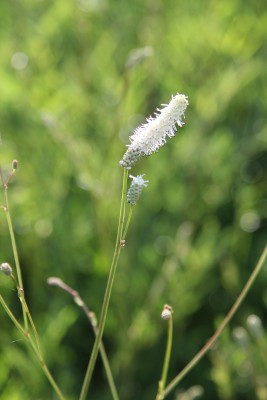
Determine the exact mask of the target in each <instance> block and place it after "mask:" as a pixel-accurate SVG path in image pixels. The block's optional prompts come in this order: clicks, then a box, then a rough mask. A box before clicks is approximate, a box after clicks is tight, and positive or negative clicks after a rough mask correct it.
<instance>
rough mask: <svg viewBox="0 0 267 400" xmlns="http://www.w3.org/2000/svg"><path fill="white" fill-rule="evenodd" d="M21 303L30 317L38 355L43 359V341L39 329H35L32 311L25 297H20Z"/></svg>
mask: <svg viewBox="0 0 267 400" xmlns="http://www.w3.org/2000/svg"><path fill="white" fill-rule="evenodd" d="M18 290H19V289H18ZM19 294H20V292H19ZM20 301H21V303H22V307H23V308H24V310H25V312H26V314H27V316H28V318H29V321H30V324H31V327H32V330H33V334H34V337H35V340H36V345H37V350H38V353H39V354H40V356H41V357H42V347H41V341H40V338H39V335H38V332H37V329H36V327H35V324H34V322H33V319H32V316H31V313H30V310H29V308H28V305H27V303H26V300H25V298H24V296H23V295H20Z"/></svg>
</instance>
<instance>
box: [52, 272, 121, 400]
mask: <svg viewBox="0 0 267 400" xmlns="http://www.w3.org/2000/svg"><path fill="white" fill-rule="evenodd" d="M47 282H48V284H49V285H54V286H57V287H60V288H61V289H63V290H65V291H66V292H67V293H69V294H70V295H71V296H72V298H73V300H74V302H75V303H76V304H77V306H79V307H81V308H82V310H83V311H84V313H85V315H86V317H87V319H88V321H89V322H90V324H91V326H92V328H93V331H94V334H95V336H96V335H97V331H98V326H97V319H96V316H95V313H94V312H93V311H91V310H89V308H88V307H87V305H86V304H85V303H84V301H83V299H82V298H81V296H80V294H79V293H78V292H77V290H74V289H73V288H72V287H70V286H69V285H67V284H66V283H65V282H63V280H62V279H60V278H56V277H51V278H48V280H47ZM99 351H100V355H101V357H102V361H103V365H104V368H105V371H106V375H107V380H108V383H109V387H110V391H111V394H112V398H113V400H119V395H118V392H117V388H116V385H115V382H114V379H113V375H112V371H111V368H110V364H109V360H108V357H107V353H106V350H105V347H104V344H103V341H102V340H101V342H100V346H99Z"/></svg>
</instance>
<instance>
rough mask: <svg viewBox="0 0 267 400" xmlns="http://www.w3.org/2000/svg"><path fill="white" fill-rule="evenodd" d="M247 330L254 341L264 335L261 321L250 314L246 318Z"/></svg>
mask: <svg viewBox="0 0 267 400" xmlns="http://www.w3.org/2000/svg"><path fill="white" fill-rule="evenodd" d="M247 328H248V330H249V332H250V334H251V335H252V336H253V338H254V339H259V338H261V337H262V336H263V334H264V331H263V327H262V322H261V319H260V318H259V317H258V316H257V315H254V314H251V315H249V316H248V318H247Z"/></svg>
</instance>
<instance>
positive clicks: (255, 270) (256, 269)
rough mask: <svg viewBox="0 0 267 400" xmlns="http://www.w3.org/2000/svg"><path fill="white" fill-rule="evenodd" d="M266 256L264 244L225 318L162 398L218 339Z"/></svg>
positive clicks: (266, 251)
mask: <svg viewBox="0 0 267 400" xmlns="http://www.w3.org/2000/svg"><path fill="white" fill-rule="evenodd" d="M266 258H267V245H266V246H265V248H264V250H263V252H262V254H261V256H260V259H259V261H258V263H257V265H256V267H255V268H254V270H253V271H252V273H251V275H250V277H249V279H248V280H247V283H246V284H245V286H244V288H243V289H242V291H241V293H240V295H239V296H238V298H237V300H236V302H235V303H234V305H233V306H232V308H231V309H230V311H229V312H228V314H227V315H226V317H225V319H224V320H223V322H222V323H221V325H220V326H219V328H218V329H217V331H216V332H215V333H214V335H213V336H212V337H211V338H210V339H209V341H208V342H207V343H206V344H205V346H204V347H203V348H202V349H201V350H200V351H199V352H198V353H197V354H196V355H195V357H194V358H193V359H192V360H191V361H190V362H189V363H188V364H187V365H186V367H185V368H184V369H183V370H182V371H181V372H180V373H179V374H178V375H177V376H176V377H175V378H174V379H173V380H172V381H171V382H170V383H169V384H168V386H167V387H166V389H165V390H164V392H163V395H164V397H163V398H165V397H166V396H167V394H169V393H170V392H171V391H172V390H173V389H174V387H175V386H176V385H177V384H178V383H179V382H180V381H181V380H182V379H183V378H184V377H185V375H187V374H188V372H189V371H191V369H192V368H193V367H194V366H195V365H196V364H197V363H198V362H199V361H200V360H201V359H202V358H203V357H204V355H205V354H206V353H207V352H208V351H209V350H210V348H211V347H212V345H213V344H214V343H215V342H216V340H217V339H218V337H219V336H220V334H221V333H222V331H223V330H224V328H225V327H226V326H227V324H228V323H229V322H230V320H231V319H232V317H233V316H234V314H235V313H236V311H237V310H238V308H239V306H240V304H241V303H242V301H243V300H244V298H245V297H246V295H247V294H248V292H249V290H250V288H251V286H252V285H253V283H254V281H255V279H256V278H257V276H258V274H259V272H260V270H261V269H262V267H263V265H264V263H265V261H266Z"/></svg>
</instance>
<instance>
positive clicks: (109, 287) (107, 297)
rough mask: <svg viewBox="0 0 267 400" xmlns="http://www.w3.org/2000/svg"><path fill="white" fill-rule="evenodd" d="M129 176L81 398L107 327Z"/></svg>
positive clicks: (125, 178)
mask: <svg viewBox="0 0 267 400" xmlns="http://www.w3.org/2000/svg"><path fill="white" fill-rule="evenodd" d="M127 178H128V171H127V170H126V169H124V174H123V185H122V196H121V205H120V216H119V223H118V231H117V239H116V245H115V249H114V254H113V260H112V263H111V267H110V271H109V277H108V282H107V286H106V291H105V295H104V300H103V304H102V310H101V314H100V319H99V325H98V332H97V336H96V339H95V343H94V347H93V350H92V353H91V357H90V360H89V364H88V367H87V370H86V374H85V378H84V381H83V385H82V389H81V394H80V398H79V399H80V400H85V398H86V395H87V392H88V389H89V384H90V381H91V378H92V374H93V370H94V367H95V363H96V358H97V354H98V351H99V346H100V343H101V340H102V336H103V332H104V327H105V322H106V317H107V311H108V306H109V300H110V296H111V291H112V287H113V283H114V278H115V274H116V270H117V265H118V260H119V256H120V251H121V247H122V243H121V240H122V231H123V225H124V219H125V204H126V192H127Z"/></svg>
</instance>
